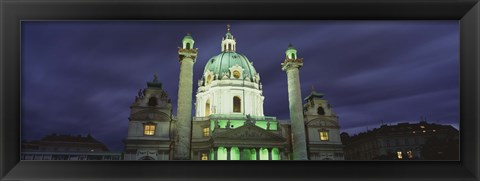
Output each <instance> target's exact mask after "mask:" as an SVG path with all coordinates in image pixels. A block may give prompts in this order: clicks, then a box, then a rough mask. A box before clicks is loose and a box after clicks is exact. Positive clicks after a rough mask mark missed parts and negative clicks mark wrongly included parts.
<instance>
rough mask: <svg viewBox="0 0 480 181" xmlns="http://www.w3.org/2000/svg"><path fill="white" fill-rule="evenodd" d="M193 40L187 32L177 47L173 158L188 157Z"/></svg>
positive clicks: (183, 158) (195, 52) (195, 54)
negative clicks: (177, 72) (177, 67)
mask: <svg viewBox="0 0 480 181" xmlns="http://www.w3.org/2000/svg"><path fill="white" fill-rule="evenodd" d="M194 43H195V41H194V40H193V38H192V36H190V33H188V34H187V35H186V36H185V37H183V40H182V47H181V48H180V47H179V48H178V61H179V62H180V77H179V84H178V99H177V124H176V136H177V137H176V145H175V156H174V159H175V160H189V159H190V150H191V148H190V142H191V139H192V134H191V129H192V92H193V64H194V63H195V61H196V59H197V51H198V49H197V48H193V44H194Z"/></svg>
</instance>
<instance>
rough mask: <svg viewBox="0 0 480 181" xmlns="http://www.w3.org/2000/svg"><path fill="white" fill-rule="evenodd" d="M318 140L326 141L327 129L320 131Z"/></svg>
mask: <svg viewBox="0 0 480 181" xmlns="http://www.w3.org/2000/svg"><path fill="white" fill-rule="evenodd" d="M320 140H322V141H328V131H320Z"/></svg>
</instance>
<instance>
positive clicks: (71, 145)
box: [21, 134, 122, 160]
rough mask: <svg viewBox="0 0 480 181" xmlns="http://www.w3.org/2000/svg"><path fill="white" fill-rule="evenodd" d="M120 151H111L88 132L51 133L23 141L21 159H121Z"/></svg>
mask: <svg viewBox="0 0 480 181" xmlns="http://www.w3.org/2000/svg"><path fill="white" fill-rule="evenodd" d="M121 159H122V154H121V153H113V152H110V151H109V150H108V148H107V147H106V146H105V144H103V143H102V142H100V141H98V140H96V139H95V138H93V137H92V136H91V135H90V134H88V135H87V136H85V137H83V136H81V135H78V136H72V135H57V134H51V135H47V136H45V137H43V138H42V139H40V140H36V141H30V142H27V141H23V142H22V153H21V160H121Z"/></svg>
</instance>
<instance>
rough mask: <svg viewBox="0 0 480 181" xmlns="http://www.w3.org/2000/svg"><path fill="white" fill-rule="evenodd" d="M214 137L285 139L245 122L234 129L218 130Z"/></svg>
mask: <svg viewBox="0 0 480 181" xmlns="http://www.w3.org/2000/svg"><path fill="white" fill-rule="evenodd" d="M213 137H214V138H227V139H238V140H275V141H285V140H286V139H285V138H283V137H282V136H280V135H277V134H275V133H271V132H270V131H267V130H264V129H262V128H260V127H257V126H255V125H253V124H251V123H246V124H245V125H243V126H241V127H238V128H236V129H231V130H229V131H226V132H220V133H218V134H213Z"/></svg>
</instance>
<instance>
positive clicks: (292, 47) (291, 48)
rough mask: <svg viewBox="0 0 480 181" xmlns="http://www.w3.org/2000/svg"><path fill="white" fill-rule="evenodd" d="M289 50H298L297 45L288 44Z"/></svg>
mask: <svg viewBox="0 0 480 181" xmlns="http://www.w3.org/2000/svg"><path fill="white" fill-rule="evenodd" d="M287 50H296V49H295V47H294V46H293V45H292V44H291V43H290V44H288V48H287Z"/></svg>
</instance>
